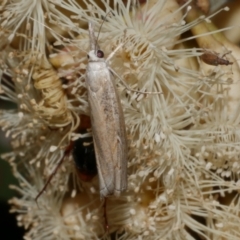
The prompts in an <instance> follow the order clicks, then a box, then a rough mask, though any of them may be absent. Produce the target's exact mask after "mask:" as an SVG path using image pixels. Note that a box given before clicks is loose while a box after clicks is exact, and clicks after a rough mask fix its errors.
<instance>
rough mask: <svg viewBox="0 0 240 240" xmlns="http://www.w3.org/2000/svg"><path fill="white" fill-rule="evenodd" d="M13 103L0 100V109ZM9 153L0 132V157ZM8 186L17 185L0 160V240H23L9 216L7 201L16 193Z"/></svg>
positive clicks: (21, 233) (2, 133)
mask: <svg viewBox="0 0 240 240" xmlns="http://www.w3.org/2000/svg"><path fill="white" fill-rule="evenodd" d="M16 107H17V106H16V105H14V104H13V103H9V102H6V101H2V100H0V109H14V108H16ZM9 151H11V145H10V141H9V139H7V138H6V137H5V133H4V132H3V131H2V130H0V156H1V154H2V153H6V152H9ZM10 184H17V181H16V180H15V178H14V177H13V175H12V173H11V169H10V166H9V164H8V163H7V162H5V161H3V160H2V159H1V158H0V213H1V214H0V226H1V238H2V239H23V235H24V229H23V228H21V227H18V226H17V221H16V216H15V215H14V214H10V213H9V211H10V206H9V204H8V200H9V199H11V198H12V197H14V196H16V192H14V191H13V190H11V189H10V188H9V185H10Z"/></svg>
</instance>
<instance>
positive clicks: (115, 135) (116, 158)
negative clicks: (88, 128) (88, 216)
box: [86, 23, 127, 199]
mask: <svg viewBox="0 0 240 240" xmlns="http://www.w3.org/2000/svg"><path fill="white" fill-rule="evenodd" d="M89 38H90V51H89V53H88V65H87V69H86V87H87V91H88V102H89V106H90V118H91V125H92V133H93V142H94V149H95V154H96V160H97V168H98V177H99V185H100V197H101V199H102V198H105V197H107V196H109V195H115V196H119V195H120V193H121V192H122V191H124V190H125V189H126V188H127V139H126V132H125V122H124V116H123V110H122V106H121V103H120V99H119V97H118V93H117V90H116V86H115V84H114V82H113V79H112V75H111V74H112V73H111V72H110V70H109V68H108V65H107V61H108V60H109V59H110V58H111V57H112V55H113V54H110V56H109V57H108V58H107V59H106V60H105V59H104V53H103V52H102V51H101V50H100V49H99V48H98V45H97V41H96V38H95V34H94V30H93V24H92V23H89Z"/></svg>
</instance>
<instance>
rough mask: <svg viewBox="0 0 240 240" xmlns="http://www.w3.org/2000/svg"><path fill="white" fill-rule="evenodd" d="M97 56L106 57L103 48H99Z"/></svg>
mask: <svg viewBox="0 0 240 240" xmlns="http://www.w3.org/2000/svg"><path fill="white" fill-rule="evenodd" d="M97 57H98V58H103V57H104V52H103V51H102V50H97Z"/></svg>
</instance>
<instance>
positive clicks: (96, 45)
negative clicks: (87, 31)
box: [94, 10, 111, 51]
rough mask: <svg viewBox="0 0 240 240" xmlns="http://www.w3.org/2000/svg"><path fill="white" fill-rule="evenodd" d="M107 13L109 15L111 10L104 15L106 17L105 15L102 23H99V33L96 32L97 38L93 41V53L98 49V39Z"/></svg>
mask: <svg viewBox="0 0 240 240" xmlns="http://www.w3.org/2000/svg"><path fill="white" fill-rule="evenodd" d="M109 13H111V10H110V11H109V12H107V13H106V15H105V17H104V19H103V21H102V23H101V25H100V28H99V31H98V35H97V38H96V40H95V48H94V49H95V51H97V49H99V45H98V39H99V36H100V33H101V30H102V26H103V23H104V22H105V20H106V18H107V16H108V14H109Z"/></svg>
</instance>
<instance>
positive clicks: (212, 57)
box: [200, 51, 233, 66]
mask: <svg viewBox="0 0 240 240" xmlns="http://www.w3.org/2000/svg"><path fill="white" fill-rule="evenodd" d="M229 53H231V51H229V52H227V53H225V54H223V55H222V57H219V56H218V54H217V53H215V52H210V51H205V52H204V53H203V54H202V55H201V56H200V57H201V59H202V60H203V62H205V63H206V64H208V65H212V66H218V65H226V66H228V65H232V64H233V62H230V61H229V60H227V59H224V57H225V56H226V55H227V54H229Z"/></svg>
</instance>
